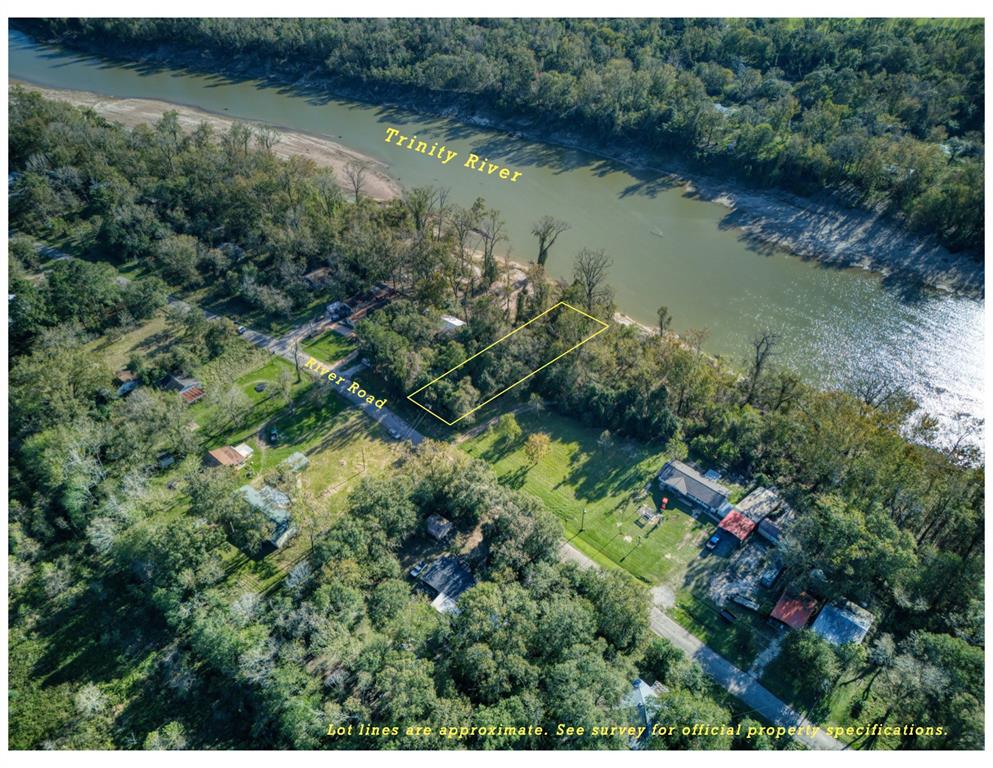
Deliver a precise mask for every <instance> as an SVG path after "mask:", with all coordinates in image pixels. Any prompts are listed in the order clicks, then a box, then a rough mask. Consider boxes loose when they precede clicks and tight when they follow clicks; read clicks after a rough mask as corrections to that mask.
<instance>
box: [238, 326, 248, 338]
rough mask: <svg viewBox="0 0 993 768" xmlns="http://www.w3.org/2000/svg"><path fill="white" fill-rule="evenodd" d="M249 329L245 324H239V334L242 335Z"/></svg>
mask: <svg viewBox="0 0 993 768" xmlns="http://www.w3.org/2000/svg"><path fill="white" fill-rule="evenodd" d="M247 330H248V329H247V328H246V327H245V326H243V325H239V326H238V335H239V336H240V335H241V334H243V333H244V332H245V331H247Z"/></svg>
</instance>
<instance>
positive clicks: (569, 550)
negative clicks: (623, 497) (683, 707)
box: [559, 541, 846, 749]
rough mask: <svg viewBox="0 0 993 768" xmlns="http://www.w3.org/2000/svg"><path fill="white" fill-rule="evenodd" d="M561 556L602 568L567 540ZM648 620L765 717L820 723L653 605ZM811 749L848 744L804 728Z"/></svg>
mask: <svg viewBox="0 0 993 768" xmlns="http://www.w3.org/2000/svg"><path fill="white" fill-rule="evenodd" d="M559 559H561V560H563V561H566V562H571V563H576V564H577V565H579V566H580V567H582V568H599V567H600V566H599V565H598V564H597V563H596V562H595V561H594V560H592V559H591V558H589V557H587V556H586V555H584V554H583V553H582V552H580V551H579V550H578V549H576V547H574V546H573V545H572V544H570V543H569V542H568V541H565V542H563V543H562V546H561V548H560V549H559ZM648 622H649V625H650V626H651V628H652V632H654V633H655V634H656V635H659V636H660V637H664V638H665V639H666V640H669V641H670V642H671V643H672V644H673V645H675V646H677V647H678V648H680V649H682V650H683V652H685V653H686V655H687V656H689V657H690V658H691V659H693V660H694V661H695V662H697V663H698V664H699V665H700V666H701V667H702V668H703V671H704V672H706V673H707V674H708V675H709V676H710V677H711V678H713V679H714V680H715V681H717V683H718V684H719V685H720V686H721V687H722V688H724V689H725V690H726V691H727V692H728V693H730V694H731V695H732V696H734V697H736V698H738V699H740V700H741V701H742V702H743V703H744V704H745V705H746V706H748V707H750V708H751V709H752V710H754V711H755V712H757V713H758V714H759V715H761V716H762V717H763V718H764V719H765V720H766V721H768V722H770V723H772V724H774V725H780V726H783V727H784V728H789V727H791V726H792V727H803V728H806V729H809V730H812V729H813V728H815V727H817V726H816V725H815V724H814V723H811V722H810V721H809V720H807V718H805V717H804V716H803V715H801V714H800V713H798V712H797V711H796V710H794V709H793V708H792V707H790V706H789V705H787V704H786V703H785V702H783V701H781V700H780V699H779V698H777V697H776V696H775V695H774V694H773V693H772V692H771V691H769V689H768V688H766V687H765V686H763V685H762V684H761V683H759V681H758V680H756V679H755V678H754V677H752V676H751V675H750V674H748V673H747V672H742V671H741V670H740V669H738V668H737V667H736V666H735V665H734V664H732V663H731V662H730V661H728V660H727V659H725V658H724V657H723V656H721V655H720V654H719V653H717V652H716V651H714V650H712V649H710V648H708V647H707V646H706V645H704V643H703V641H702V640H701V639H700V638H698V637H697V636H696V635H694V634H692V633H690V632H688V631H686V630H685V629H684V628H683V627H681V626H680V625H679V624H677V623H676V622H675V621H673V620H672V619H671V618H669V617H668V616H666V615H665V614H664V613H662V611H660V610H659V609H658V608H655V607H654V606H653V607H652V608H651V609H650V611H649V614H648ZM794 738H795V739H796V740H797V741H799V742H800V743H801V744H803V745H805V746H807V747H809V748H810V749H845V748H846V747H845V745H844V744H843V743H842V742H840V741H838V740H837V739H835V738H833V737H831V736H828V735H827V734H826V733H825V732H824V730H823V729H820V730H818V731H817V732H816V733H815V734H813V735H810V734H809V732H804V733H800V734H798V735H796V736H795V737H794Z"/></svg>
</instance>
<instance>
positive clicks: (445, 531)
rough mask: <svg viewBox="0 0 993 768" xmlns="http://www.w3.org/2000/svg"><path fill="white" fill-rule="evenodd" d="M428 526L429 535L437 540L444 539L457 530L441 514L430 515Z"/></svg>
mask: <svg viewBox="0 0 993 768" xmlns="http://www.w3.org/2000/svg"><path fill="white" fill-rule="evenodd" d="M426 527H427V530H428V535H429V536H430V537H431V538H432V539H434V540H435V541H444V540H445V539H447V538H448V537H449V536H451V535H452V531H454V530H455V526H454V525H452V524H451V523H450V522H449V521H448V520H446V519H445V518H444V517H442V516H441V515H429V516H428V519H427V525H426Z"/></svg>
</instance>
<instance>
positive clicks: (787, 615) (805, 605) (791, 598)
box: [769, 592, 817, 629]
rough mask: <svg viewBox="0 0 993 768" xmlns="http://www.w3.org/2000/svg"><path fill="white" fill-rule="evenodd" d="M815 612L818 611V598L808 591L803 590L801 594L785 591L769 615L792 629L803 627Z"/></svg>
mask: <svg viewBox="0 0 993 768" xmlns="http://www.w3.org/2000/svg"><path fill="white" fill-rule="evenodd" d="M815 613H817V600H816V598H813V597H811V596H810V595H808V594H807V593H806V592H801V593H800V594H799V595H788V594H787V593H786V592H783V594H782V595H780V596H779V601H778V602H777V603H776V607H775V608H773V609H772V613H771V614H769V615H770V616H772V618H774V619H776V620H778V621H781V622H783V624H785V625H786V626H787V627H789V628H790V629H803V628H804V627H805V626H807V624H808V623H809V622H810V619H811V618H812V617H813V615H814V614H815Z"/></svg>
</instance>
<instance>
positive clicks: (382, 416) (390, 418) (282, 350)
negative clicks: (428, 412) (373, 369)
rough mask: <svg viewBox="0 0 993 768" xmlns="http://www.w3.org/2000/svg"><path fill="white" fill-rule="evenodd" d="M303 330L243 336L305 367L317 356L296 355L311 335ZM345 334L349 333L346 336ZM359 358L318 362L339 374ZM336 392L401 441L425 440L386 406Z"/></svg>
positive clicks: (343, 388)
mask: <svg viewBox="0 0 993 768" xmlns="http://www.w3.org/2000/svg"><path fill="white" fill-rule="evenodd" d="M301 328H304V329H306V328H307V326H301V327H299V328H295V329H294V330H292V331H290V332H289V333H288V334H286V335H285V336H282V337H280V338H278V339H277V338H273V337H272V336H267V335H266V334H264V333H260V332H259V331H253V330H251V329H248V330H246V331H245V332H244V333H243V334H242V337H243V338H245V339H248V340H249V341H250V342H252V343H253V344H255V345H256V346H259V347H262V348H263V349H267V350H269V351H270V352H272V353H273V354H276V355H279V356H280V357H282V358H284V359H285V360H289V361H290V362H291V363H292V362H294V361H295V359H298V360H299V363H300V365H301V366H303V365H305V364H306V362H307V361H308V360H309V359H310V358H311V357H313V355H308V354H306V353H304V352H301V353H300V354H299V357H298V356H297V354H296V342H297V341H299V340H300V339H301V338H302V337H303V336H305V335H307V334H306V333H304V332H301ZM335 330H337V327H336V328H335ZM342 335H345V334H344V333H342ZM357 356H358V352H353V353H352V354H350V355H348V356H347V357H343V358H342V359H341V360H336V361H333V362H332V363H330V364H328V363H325V362H323V361H318V362H320V363H321V365H323V366H324V367H325V368H330V369H331V370H335V371H337V370H338V369H339V367H340V366H341V365H343V364H346V363H348V362H349V361H350V360H352V359H354V358H355V357H357ZM315 359H316V358H315ZM361 368H362V366H361V365H359V366H354V367H352V368H350V369H349V373H350V374H351V373H354V372H355V371H356V370H359V369H361ZM302 370H305V371H307V372H308V373H310V374H311V375H314V376H316V375H317V374H316V373H315V372H314V371H311V370H310V369H309V368H302ZM352 381H354V379H352ZM336 392H337V393H338V394H339V395H340V396H341V397H343V398H345V399H346V400H348V401H349V402H350V403H352V405H354V406H355V407H356V408H358V409H359V410H361V411H362V412H363V413H365V415H366V416H368V417H369V418H370V419H372V420H373V421H375V422H377V423H379V424H382V425H383V426H384V427H385V428H386V429H387V430H388V431H389V430H392V431H395V432H396V433H397V434H399V435H400V439H401V440H409V441H410V442H411V443H413V444H414V445H419V444H420V442H421V441H422V440H424V435H422V434H421V433H420V432H418V431H417V430H416V429H414V428H413V427H412V426H410V424H408V423H407V422H406V421H404V420H403V419H401V418H400V417H399V416H397V415H396V414H395V413H394V412H393V411H391V410H390V409H389V408H387V407H386V406H383V407H382V408H377V407H376V406H374V405H372V404H370V403H367V402H366V401H365V400H364V399H362V398H361V397H359V396H358V395H357V394H355V393H354V392H349V391H348V387H347V386H345V385H342V386H339V387H337V388H336Z"/></svg>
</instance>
